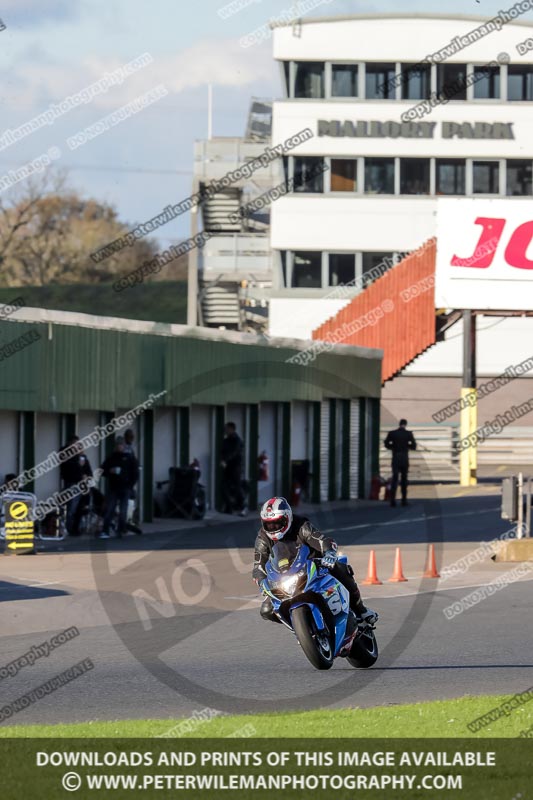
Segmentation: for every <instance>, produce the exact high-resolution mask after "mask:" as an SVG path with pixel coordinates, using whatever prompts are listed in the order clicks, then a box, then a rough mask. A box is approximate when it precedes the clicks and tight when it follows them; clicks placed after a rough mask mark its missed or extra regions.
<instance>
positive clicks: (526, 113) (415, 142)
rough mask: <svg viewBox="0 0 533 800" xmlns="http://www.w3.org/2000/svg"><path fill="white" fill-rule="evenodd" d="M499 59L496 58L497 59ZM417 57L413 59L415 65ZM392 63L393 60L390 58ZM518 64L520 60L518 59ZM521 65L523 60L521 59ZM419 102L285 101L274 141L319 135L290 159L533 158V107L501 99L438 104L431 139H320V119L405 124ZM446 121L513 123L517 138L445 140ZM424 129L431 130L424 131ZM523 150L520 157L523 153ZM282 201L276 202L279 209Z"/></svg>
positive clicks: (279, 106)
mask: <svg viewBox="0 0 533 800" xmlns="http://www.w3.org/2000/svg"><path fill="white" fill-rule="evenodd" d="M492 57H493V56H492ZM413 58H414V57H411V58H410V59H409V61H412V60H413ZM386 60H387V61H388V60H390V59H388V58H387V59H386ZM515 60H516V59H515ZM520 63H521V60H520ZM417 102H419V101H416V100H394V99H391V100H363V101H361V100H352V101H350V102H346V100H345V99H343V101H342V102H339V101H338V100H337V101H332V100H326V99H324V100H301V99H296V100H283V101H278V102H277V103H275V104H274V119H273V125H272V141H273V142H274V144H278V143H281V142H283V141H285V139H287V138H288V137H289V136H293V135H294V134H296V133H298V132H299V131H301V130H303V129H304V128H310V129H311V131H312V133H313V134H314V135H313V137H312V138H309V139H308V140H307V141H306V142H303V143H302V144H299V145H298V146H297V147H294V148H293V149H292V150H291V152H290V155H295V154H297V155H326V156H328V155H329V156H335V155H344V156H420V157H422V156H427V157H428V158H429V157H439V156H442V157H444V156H450V157H453V158H483V157H485V156H493V157H495V156H498V157H500V158H531V157H532V156H533V118H532V115H531V103H519V102H509V103H507V102H498V101H496V100H475V101H473V102H468V103H467V102H466V101H464V100H461V101H456V102H455V103H454V102H453V101H450V102H449V103H448V104H447V105H440V106H436V107H435V108H433V109H432V111H431V113H429V114H427V115H426V116H424V117H423V118H421V119H420V120H417V121H419V122H423V123H430V124H432V127H431V128H429V129H427V130H428V131H429V132H430V133H431V135H430V136H424V137H416V138H408V137H398V138H392V137H389V136H383V137H370V136H369V137H357V136H319V135H318V120H326V121H328V122H329V121H334V120H338V121H340V122H341V123H342V122H344V121H345V120H348V121H350V122H372V121H376V122H389V121H391V122H401V121H402V120H401V116H402V114H403V113H404V112H405V111H407V109H409V108H411V107H412V106H414V105H416V104H417ZM441 122H457V123H463V122H470V123H473V122H489V123H495V122H504V123H508V122H512V123H513V132H514V136H515V138H514V139H466V138H463V139H461V138H459V137H458V136H454V137H453V138H449V139H448V138H446V139H444V138H443V137H442V125H441ZM419 130H426V129H424V128H422V129H419ZM518 150H519V154H518ZM278 202H279V201H278V200H276V202H275V203H273V206H272V207H273V208H274V207H275V206H276V205H277V203H278Z"/></svg>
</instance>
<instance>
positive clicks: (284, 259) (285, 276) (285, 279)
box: [280, 250, 287, 286]
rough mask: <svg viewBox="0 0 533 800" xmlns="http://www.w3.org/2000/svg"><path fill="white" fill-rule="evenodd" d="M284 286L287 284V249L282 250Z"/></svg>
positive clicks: (282, 278)
mask: <svg viewBox="0 0 533 800" xmlns="http://www.w3.org/2000/svg"><path fill="white" fill-rule="evenodd" d="M280 263H281V280H282V284H281V285H282V286H287V251H286V250H280Z"/></svg>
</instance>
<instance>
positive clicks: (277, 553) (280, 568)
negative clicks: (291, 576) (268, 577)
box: [270, 540, 300, 572]
mask: <svg viewBox="0 0 533 800" xmlns="http://www.w3.org/2000/svg"><path fill="white" fill-rule="evenodd" d="M299 549H300V547H299V545H298V544H297V543H296V542H290V541H289V542H284V541H283V540H282V541H280V542H276V544H275V545H274V547H273V548H272V553H271V554H270V563H271V565H272V567H273V568H274V569H275V570H276V572H287V571H288V570H289V569H290V568H291V566H292V565H293V563H294V561H295V560H296V559H297V557H298V554H299Z"/></svg>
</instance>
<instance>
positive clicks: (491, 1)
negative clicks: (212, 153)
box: [0, 0, 533, 247]
mask: <svg viewBox="0 0 533 800" xmlns="http://www.w3.org/2000/svg"><path fill="white" fill-rule="evenodd" d="M227 2H228V0H196V1H194V0H151V2H148V0H2V2H1V4H0V19H1V20H2V22H3V25H5V29H3V30H0V66H1V69H2V83H1V86H0V109H1V110H0V115H1V116H0V141H2V135H3V134H4V133H5V131H6V130H7V129H13V128H16V127H17V126H19V125H22V124H23V123H25V122H28V121H29V120H30V119H32V118H33V117H34V116H36V115H37V114H39V113H41V112H44V111H46V110H47V109H48V108H49V106H50V105H51V104H52V103H55V104H59V103H60V102H61V101H63V100H64V99H65V98H66V97H68V96H69V95H73V94H74V93H76V92H80V91H81V90H83V89H84V88H85V87H87V86H89V85H90V84H91V83H94V82H95V81H98V80H100V79H101V78H102V77H103V76H104V75H105V74H108V73H111V72H113V71H114V70H118V69H119V68H121V67H122V66H123V65H124V64H127V63H128V62H130V61H132V60H133V59H136V58H137V57H139V56H141V55H143V54H145V53H148V54H149V56H150V59H151V60H150V63H149V64H147V65H146V66H144V67H142V68H140V69H138V70H136V71H135V72H134V73H133V74H131V75H129V76H128V77H126V78H124V80H123V81H122V82H121V83H116V84H115V85H112V86H110V87H109V89H108V90H107V91H105V92H101V93H99V94H97V95H96V96H94V97H92V99H89V101H88V102H85V103H83V104H80V105H78V106H76V107H74V108H71V109H70V110H67V112H66V113H63V114H62V115H61V116H59V117H58V118H56V119H54V120H53V123H52V124H50V125H47V126H46V127H42V128H40V129H39V130H36V131H34V132H33V133H31V134H30V135H29V136H26V137H25V138H23V139H21V140H19V141H16V142H14V143H13V144H10V145H9V146H7V147H4V149H2V150H0V176H2V175H4V174H5V173H6V172H7V171H8V170H10V169H11V170H12V169H14V168H16V167H19V166H21V165H25V164H27V163H28V162H30V161H32V160H33V159H35V158H37V157H38V156H41V155H42V154H43V153H46V152H48V151H49V148H51V147H54V148H58V151H54V154H55V161H54V165H55V166H56V167H57V168H61V169H65V170H66V171H67V174H68V182H69V185H70V186H72V188H73V189H75V190H77V191H78V192H79V193H80V194H81V195H82V196H84V197H87V198H88V197H92V198H94V199H96V200H99V201H101V202H108V203H111V204H112V205H114V206H115V208H116V209H117V211H118V213H119V217H120V219H122V220H124V221H125V222H127V223H130V224H133V223H136V222H142V221H144V220H146V219H149V218H150V217H152V216H153V215H154V214H156V213H158V212H159V211H161V210H162V209H163V208H164V207H165V206H166V205H168V204H169V203H178V202H179V201H181V200H183V199H184V198H185V197H187V196H188V195H189V194H190V192H191V182H192V164H193V145H194V141H195V140H197V139H204V138H206V136H207V86H208V84H209V83H211V84H212V86H213V134H214V135H215V136H242V135H243V134H244V131H245V126H246V119H247V114H248V108H249V104H250V99H251V97H260V98H278V97H281V86H280V81H279V72H278V65H277V64H276V62H274V60H273V59H272V40H271V39H270V40H267V41H265V42H263V43H261V44H256V45H253V46H251V47H243V46H242V45H241V44H240V41H239V40H240V39H241V38H242V37H244V36H245V35H246V34H249V33H251V32H252V31H254V30H255V29H256V28H258V27H260V26H262V25H264V24H265V23H268V22H269V20H271V19H272V18H275V17H276V15H280V14H281V13H282V12H289V11H290V10H291V9H292V8H294V3H295V0H242V4H243V6H244V5H245V3H246V2H249V5H247V6H246V7H243V8H241V9H240V10H239V11H238V12H237V13H235V14H233V15H232V16H231V17H229V18H224V14H219V13H218V12H219V11H220V9H222V8H223V7H224V6H225V5H227ZM510 5H512V3H511V2H509V0H447V2H446V7H445V10H446V13H449V14H453V13H457V14H478V15H486V16H492V15H494V14H496V13H497V12H498V11H499V10H500V9H501V8H507V7H508V6H510ZM389 11H396V12H406V13H408V12H424V11H425V12H434V13H439V12H440V13H442V11H443V4H442V2H441V0H423V1H422V0H405V1H404V2H392V0H374V1H370V2H365V1H364V0H323V1H322V3H321V5H318V6H317V7H316V8H314V9H313V11H312V12H311V13H310V15H309V16H311V17H321V16H341V15H343V14H357V13H376V12H378V13H386V12H389ZM527 18H531V19H533V12H529V13H528V14H526V15H524V17H523V19H527ZM2 27H3V26H2V25H0V29H1V28H2ZM354 55H355V57H356V50H355V49H354ZM157 87H163V90H161V91H160V92H159V94H161V97H156V99H154V101H153V102H151V104H149V105H147V106H146V107H145V108H143V109H142V110H140V111H139V112H138V113H136V114H134V115H132V116H130V117H129V118H127V119H125V120H124V121H122V122H120V123H119V124H117V125H116V126H114V127H112V128H111V129H110V130H107V131H105V132H103V133H101V134H100V135H99V136H96V137H95V138H93V139H90V140H88V141H87V142H86V143H85V144H83V145H82V146H80V147H78V148H77V149H75V150H70V148H69V146H68V144H67V139H68V138H69V137H72V136H74V135H75V134H76V133H77V132H78V131H80V130H83V129H84V128H85V127H86V126H88V125H93V124H94V123H96V122H97V121H98V120H99V119H101V118H102V117H104V116H106V115H107V114H110V113H112V112H113V111H116V110H117V109H119V108H120V107H121V106H123V105H125V104H127V103H129V102H131V101H134V100H135V99H136V98H138V97H140V96H142V95H144V94H145V93H146V92H151V91H152V90H155V89H156V88H157ZM10 192H12V190H10V189H7V190H5V194H6V196H7V198H8V199H9V193H10ZM0 199H4V198H2V197H0ZM189 224H190V223H189V219H188V216H185V215H184V216H183V217H180V218H178V219H177V220H175V221H174V222H172V223H169V224H168V225H166V226H165V228H164V229H162V230H161V231H160V232H159V234H160V235H159V237H158V240H159V243H160V245H161V246H164V247H166V246H168V244H169V243H170V242H175V241H176V240H178V239H181V238H183V237H186V236H187V235H189Z"/></svg>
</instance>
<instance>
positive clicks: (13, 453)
mask: <svg viewBox="0 0 533 800" xmlns="http://www.w3.org/2000/svg"><path fill="white" fill-rule="evenodd" d="M0 442H1V443H2V450H1V456H0V480H1V481H3V480H4V477H5V475H6V473H9V472H11V473H13V472H14V473H16V474H18V473H19V472H20V471H21V469H22V464H20V463H19V415H18V412H17V411H0Z"/></svg>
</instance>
